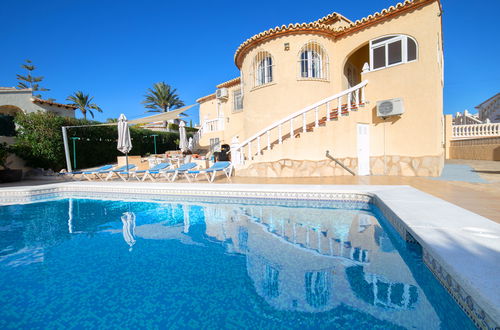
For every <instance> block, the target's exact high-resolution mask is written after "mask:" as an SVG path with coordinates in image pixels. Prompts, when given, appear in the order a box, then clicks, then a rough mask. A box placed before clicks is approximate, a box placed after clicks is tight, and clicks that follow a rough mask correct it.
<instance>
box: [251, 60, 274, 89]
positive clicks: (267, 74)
mask: <svg viewBox="0 0 500 330" xmlns="http://www.w3.org/2000/svg"><path fill="white" fill-rule="evenodd" d="M254 72H255V86H260V85H264V84H268V83H270V82H272V81H273V58H272V57H271V54H269V53H268V52H259V53H257V56H256V57H255V60H254Z"/></svg>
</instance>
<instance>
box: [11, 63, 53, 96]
mask: <svg viewBox="0 0 500 330" xmlns="http://www.w3.org/2000/svg"><path fill="white" fill-rule="evenodd" d="M21 68H23V69H26V70H27V71H28V74H27V75H26V76H23V75H20V74H18V75H17V80H18V81H19V82H18V84H17V87H18V88H31V94H32V95H33V96H34V97H37V98H42V95H40V94H33V92H35V91H40V92H44V91H49V90H50V89H47V88H43V87H41V86H40V84H39V83H40V82H41V81H42V80H43V76H38V77H35V76H33V75H32V73H33V71H35V69H36V67H35V66H34V65H33V63H32V62H31V61H30V60H26V63H24V64H23V65H21Z"/></svg>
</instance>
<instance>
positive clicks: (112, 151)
mask: <svg viewBox="0 0 500 330" xmlns="http://www.w3.org/2000/svg"><path fill="white" fill-rule="evenodd" d="M15 122H16V124H17V125H18V130H17V140H16V144H15V146H14V150H15V153H16V154H17V155H18V156H20V157H21V158H23V159H24V160H25V161H26V163H27V165H28V166H31V167H35V168H40V167H41V168H44V169H49V168H50V169H53V170H54V171H59V170H61V169H62V168H65V167H66V159H65V156H64V145H63V140H62V130H61V127H62V126H79V125H93V124H100V123H99V122H95V121H89V120H84V119H75V118H65V117H60V116H57V115H55V114H52V113H42V112H37V113H30V114H18V115H17V116H16V118H15ZM67 132H68V143H69V147H70V153H71V155H70V156H71V162H72V165H74V164H73V141H72V139H71V137H78V138H80V139H79V140H76V141H75V145H76V163H77V168H88V167H93V166H99V165H103V164H108V163H115V162H116V157H117V156H121V155H123V154H122V153H121V152H119V151H118V150H117V149H116V143H117V139H118V131H117V127H116V126H91V127H79V128H69V129H68V130H67ZM153 134H155V135H158V136H157V137H156V143H157V152H158V153H163V152H165V151H167V150H174V149H177V144H178V139H179V134H178V133H170V132H154V131H150V130H147V129H142V128H134V127H131V129H130V135H131V138H132V150H131V151H130V153H129V155H141V156H144V155H145V154H148V153H154V140H153V137H152V135H153ZM188 135H190V134H189V133H188Z"/></svg>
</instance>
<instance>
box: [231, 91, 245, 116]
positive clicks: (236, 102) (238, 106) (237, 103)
mask: <svg viewBox="0 0 500 330" xmlns="http://www.w3.org/2000/svg"><path fill="white" fill-rule="evenodd" d="M240 110H243V94H242V93H241V89H237V90H235V91H233V111H234V112H236V111H240Z"/></svg>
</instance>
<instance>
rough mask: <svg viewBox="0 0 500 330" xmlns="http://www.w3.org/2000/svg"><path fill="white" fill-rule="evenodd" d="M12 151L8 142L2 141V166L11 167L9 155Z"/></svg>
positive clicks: (0, 166) (0, 163)
mask: <svg viewBox="0 0 500 330" xmlns="http://www.w3.org/2000/svg"><path fill="white" fill-rule="evenodd" d="M10 153H11V148H10V147H9V146H8V145H7V143H5V142H3V143H0V168H2V169H5V170H7V169H9V168H8V167H7V157H9V154H10Z"/></svg>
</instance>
